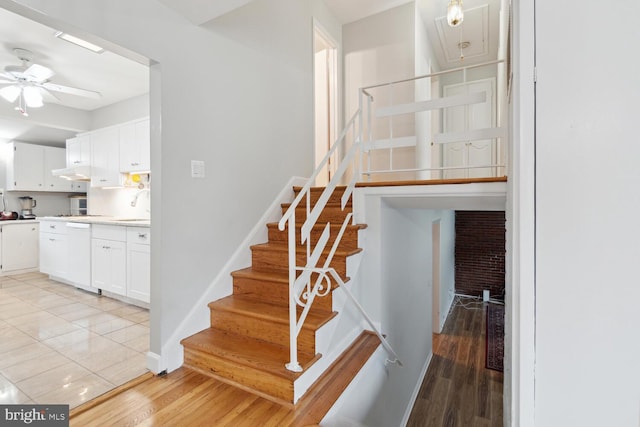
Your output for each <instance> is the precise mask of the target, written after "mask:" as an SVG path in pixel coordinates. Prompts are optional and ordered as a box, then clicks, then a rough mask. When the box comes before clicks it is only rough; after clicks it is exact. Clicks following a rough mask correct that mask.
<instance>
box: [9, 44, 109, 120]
mask: <svg viewBox="0 0 640 427" xmlns="http://www.w3.org/2000/svg"><path fill="white" fill-rule="evenodd" d="M13 53H14V54H15V55H16V56H17V57H18V59H20V60H21V61H22V65H7V66H6V67H4V72H0V96H1V97H2V98H4V99H6V100H7V101H9V102H11V103H14V102H16V101H18V104H17V105H16V107H15V110H16V111H18V112H20V113H21V114H22V115H23V116H28V115H29V114H28V113H27V107H29V108H38V107H42V106H43V105H44V101H43V97H42V94H43V92H45V93H47V94H49V95H51V96H52V97H53V98H54V99H56V100H58V101H60V99H59V98H58V97H57V96H55V95H54V94H53V92H60V93H66V94H71V95H76V96H82V97H85V98H92V99H100V98H101V97H102V95H101V94H100V93H99V92H95V91H92V90H86V89H79V88H75V87H70V86H62V85H59V84H56V83H52V82H50V81H49V79H50V78H51V77H53V75H54V74H55V73H54V72H53V70H51V69H50V68H47V67H45V66H43V65H39V64H34V63H31V61H32V59H33V53H32V52H30V51H28V50H26V49H20V48H15V49H13Z"/></svg>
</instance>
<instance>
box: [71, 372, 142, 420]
mask: <svg viewBox="0 0 640 427" xmlns="http://www.w3.org/2000/svg"><path fill="white" fill-rule="evenodd" d="M153 377H155V375H154V374H153V373H152V372H146V373H144V374H142V375H140V376H139V377H136V378H134V379H132V380H131V381H128V382H126V383H124V384H122V385H120V386H118V387H116V388H114V389H113V390H110V391H108V392H106V393H104V394H101V395H100V396H98V397H96V398H95V399H91V400H90V401H88V402H86V403H83V404H82V405H80V406H76V407H75V408H73V409H72V410H71V411H69V419H71V418H73V417H75V416H78V415H80V414H82V413H83V412H86V411H88V410H89V409H93V408H95V407H96V406H98V405H100V404H101V403H103V402H106V401H107V400H110V399H113V398H114V397H116V396H117V395H119V394H120V393H123V392H125V391H127V390H129V389H132V388H134V387H136V386H137V385H139V384H142V383H143V382H145V381H148V380H150V379H152V378H153Z"/></svg>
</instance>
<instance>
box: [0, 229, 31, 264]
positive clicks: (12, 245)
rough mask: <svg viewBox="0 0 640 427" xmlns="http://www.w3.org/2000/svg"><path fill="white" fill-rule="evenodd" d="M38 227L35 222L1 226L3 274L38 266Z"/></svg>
mask: <svg viewBox="0 0 640 427" xmlns="http://www.w3.org/2000/svg"><path fill="white" fill-rule="evenodd" d="M38 228H39V224H38V223H36V222H29V223H19V222H18V223H11V224H6V225H5V224H3V225H2V226H1V228H0V230H1V234H2V252H1V253H2V265H1V269H2V273H3V274H5V273H10V272H15V271H19V270H34V269H37V268H38V258H39V257H38Z"/></svg>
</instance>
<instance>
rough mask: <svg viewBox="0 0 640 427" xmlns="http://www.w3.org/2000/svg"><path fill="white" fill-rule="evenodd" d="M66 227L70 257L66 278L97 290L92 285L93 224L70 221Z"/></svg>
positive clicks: (75, 283) (75, 284)
mask: <svg viewBox="0 0 640 427" xmlns="http://www.w3.org/2000/svg"><path fill="white" fill-rule="evenodd" d="M65 228H66V230H67V246H68V247H67V257H68V259H69V261H68V262H69V263H68V266H69V269H68V274H67V275H66V277H65V279H67V280H68V281H69V282H71V284H73V285H74V286H77V287H79V288H82V289H86V290H89V291H94V292H95V291H96V290H95V289H92V286H91V224H87V223H79V222H68V223H66V224H65Z"/></svg>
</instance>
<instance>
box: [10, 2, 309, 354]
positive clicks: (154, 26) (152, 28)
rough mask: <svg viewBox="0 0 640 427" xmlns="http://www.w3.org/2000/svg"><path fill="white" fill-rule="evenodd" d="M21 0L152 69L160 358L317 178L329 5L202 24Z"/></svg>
mask: <svg viewBox="0 0 640 427" xmlns="http://www.w3.org/2000/svg"><path fill="white" fill-rule="evenodd" d="M3 2H6V0H3ZM12 3H13V2H12ZM1 4H2V3H0V5H1ZM16 4H20V5H25V6H28V7H31V8H33V9H35V10H39V11H42V12H44V13H46V14H47V15H49V17H50V18H52V19H57V20H60V21H64V22H68V23H70V24H72V25H73V26H76V27H78V28H80V29H82V30H85V31H87V32H90V33H93V34H96V35H97V36H98V37H99V38H103V39H106V40H108V41H111V42H113V43H116V44H119V45H121V46H123V47H125V48H127V49H129V50H132V51H134V52H137V53H139V54H141V55H144V56H146V57H148V58H151V59H152V60H153V61H155V62H154V63H156V65H154V66H153V67H152V70H151V81H152V83H151V85H152V92H151V94H150V98H151V107H150V115H151V117H152V124H151V126H152V175H153V179H154V186H153V195H152V200H153V208H152V211H153V222H152V232H153V233H154V236H157V238H154V242H153V245H152V301H151V303H152V310H151V350H152V351H153V352H156V353H160V351H161V348H162V345H163V343H164V342H165V341H166V340H167V339H168V338H169V337H170V336H171V333H172V332H173V330H174V329H175V328H176V327H177V325H178V324H179V323H180V321H181V320H182V319H183V318H184V317H185V316H186V314H187V313H188V312H189V310H191V308H192V306H193V305H194V304H195V303H196V301H197V300H198V297H199V296H200V295H201V294H202V293H203V292H204V291H205V289H206V288H207V286H208V285H209V284H210V283H211V281H212V280H213V279H214V278H215V276H216V274H217V272H218V271H219V270H220V269H221V268H222V266H223V265H224V263H225V262H226V260H227V259H228V258H229V257H230V256H231V254H232V253H233V252H234V251H235V249H236V247H237V245H238V244H239V243H240V242H241V241H242V239H243V238H244V236H246V234H247V233H248V231H249V230H250V229H251V227H252V226H253V224H254V222H255V221H256V220H257V219H258V218H259V217H260V216H261V214H262V212H263V211H264V209H266V207H267V206H268V205H269V203H270V201H271V200H272V199H273V198H274V197H275V195H276V194H277V193H278V192H279V190H280V188H281V186H282V185H284V183H285V182H287V181H288V179H289V177H291V176H293V175H301V176H305V175H306V176H308V175H309V174H310V172H311V164H312V159H313V155H312V148H313V126H312V120H313V117H312V111H311V109H312V96H311V94H312V70H311V52H312V43H311V42H312V17H313V15H314V14H320V11H319V10H321V9H322V5H320V4H319V1H317V0H305V1H300V0H272V1H264V0H257V1H255V2H253V3H251V4H249V5H247V6H245V7H244V8H242V9H241V10H238V11H236V12H234V13H232V14H231V15H229V16H225V17H223V19H222V20H221V21H220V23H219V25H218V24H216V23H214V24H213V25H208V27H207V28H206V29H205V28H200V27H196V26H195V25H193V24H192V23H190V22H189V21H187V20H186V19H184V18H183V17H181V16H178V15H177V14H175V13H174V12H173V11H171V10H170V9H168V8H166V7H164V6H162V5H161V4H159V3H158V2H156V1H153V0H140V1H136V2H131V1H127V0H113V1H109V2H103V1H98V0H90V1H87V0H65V1H62V0H54V1H52V0H20V1H18V2H16ZM21 12H22V13H23V14H28V15H31V17H32V18H33V17H37V13H35V12H33V10H31V11H30V10H27V9H23V10H22V11H21ZM321 18H322V17H321ZM243 26H244V29H243V32H242V33H237V32H235V31H234V28H237V27H243ZM249 30H251V31H250V32H249ZM157 72H159V73H158V74H156V73H157ZM154 91H155V92H154ZM154 102H155V104H154ZM158 119H159V120H158ZM191 160H203V161H204V162H205V165H206V166H205V168H206V177H205V178H204V179H192V178H191V177H190V162H191ZM186 215H192V216H191V217H189V218H193V220H186V221H185V220H182V219H183V218H185V216H186ZM196 218H197V220H196Z"/></svg>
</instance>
